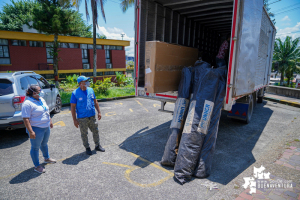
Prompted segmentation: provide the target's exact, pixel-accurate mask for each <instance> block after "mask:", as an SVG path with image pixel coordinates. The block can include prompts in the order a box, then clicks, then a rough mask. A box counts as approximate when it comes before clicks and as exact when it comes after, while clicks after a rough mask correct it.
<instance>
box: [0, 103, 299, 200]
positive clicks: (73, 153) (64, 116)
mask: <svg viewBox="0 0 300 200" xmlns="http://www.w3.org/2000/svg"><path fill="white" fill-rule="evenodd" d="M99 105H100V109H101V113H102V119H101V120H100V122H99V131H100V143H101V145H102V146H103V147H104V148H105V149H106V152H104V153H103V152H95V151H93V155H92V156H88V155H86V153H85V148H84V147H83V145H82V141H81V137H80V131H79V129H77V128H76V127H75V126H74V125H73V120H72V117H71V112H70V108H69V107H65V108H63V110H62V111H61V113H59V114H56V115H54V116H53V118H52V120H53V123H54V128H53V129H51V136H50V140H49V143H48V146H49V152H50V156H51V157H52V158H54V159H57V160H58V162H57V163H56V164H49V165H46V166H45V169H46V173H44V174H38V173H36V172H34V171H33V164H32V161H31V158H30V154H29V151H30V141H29V139H28V135H27V134H26V133H25V130H24V129H20V130H15V131H1V139H0V157H1V160H0V164H1V168H0V199H167V198H168V199H178V198H181V199H182V198H185V199H209V198H211V199H221V198H223V197H222V195H220V192H221V191H222V189H224V188H226V187H228V185H229V184H230V183H232V182H233V181H234V180H235V179H236V178H237V177H238V176H240V175H241V174H242V173H244V172H245V171H246V170H247V169H248V168H249V167H250V166H252V165H253V164H255V163H258V162H259V161H263V159H265V158H264V156H265V155H266V154H267V153H268V151H272V152H274V147H275V149H276V148H277V146H276V145H284V142H285V140H286V139H287V138H288V137H292V138H293V137H296V136H297V137H299V136H300V135H299V128H300V126H299V124H300V109H299V108H295V107H289V106H286V105H281V104H277V103H274V102H267V101H264V103H263V104H257V106H256V107H255V108H254V113H253V116H252V121H251V123H250V124H244V123H241V122H239V121H235V120H231V119H228V118H227V117H226V112H222V116H221V120H220V126H219V133H218V139H217V145H216V151H215V155H214V161H213V169H212V175H211V176H210V177H208V178H207V179H193V180H192V181H191V182H189V183H187V184H184V185H180V184H178V183H177V182H175V181H174V179H173V169H172V168H168V167H163V166H161V165H160V164H159V161H160V159H161V157H162V155H163V151H164V147H165V144H166V141H167V139H168V131H169V127H170V123H171V120H172V117H173V116H172V114H170V113H165V112H159V111H158V109H159V108H160V102H158V101H153V100H148V99H141V98H131V99H123V100H115V101H109V102H101V103H99ZM166 109H167V110H171V111H173V110H174V104H172V103H167V104H166ZM89 143H90V146H91V149H92V150H93V149H94V147H95V145H94V143H93V139H92V134H91V132H89ZM272 149H273V150H272ZM41 161H43V158H42V154H41V153H40V162H41ZM292 173H293V172H292ZM241 181H243V180H241ZM298 181H299V180H298ZM204 183H212V184H216V186H217V188H218V189H213V190H209V189H207V188H206V187H205V186H204V185H202V184H204ZM229 195H230V194H229ZM227 198H228V199H234V196H232V198H231V197H230V196H227V197H226V198H225V197H224V199H227Z"/></svg>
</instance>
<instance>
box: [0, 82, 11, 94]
mask: <svg viewBox="0 0 300 200" xmlns="http://www.w3.org/2000/svg"><path fill="white" fill-rule="evenodd" d="M12 93H14V90H13V87H12V82H10V81H9V80H7V79H0V96H3V95H8V94H12Z"/></svg>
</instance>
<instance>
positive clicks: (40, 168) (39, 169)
mask: <svg viewBox="0 0 300 200" xmlns="http://www.w3.org/2000/svg"><path fill="white" fill-rule="evenodd" d="M34 171H36V172H38V173H40V174H42V173H45V172H46V170H45V169H44V167H42V166H41V165H40V166H38V167H35V168H34Z"/></svg>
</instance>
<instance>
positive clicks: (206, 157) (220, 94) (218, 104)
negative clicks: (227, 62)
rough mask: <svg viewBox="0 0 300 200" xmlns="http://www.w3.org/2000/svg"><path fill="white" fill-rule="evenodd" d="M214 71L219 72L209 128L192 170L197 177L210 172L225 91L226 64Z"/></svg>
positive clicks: (204, 175)
mask: <svg viewBox="0 0 300 200" xmlns="http://www.w3.org/2000/svg"><path fill="white" fill-rule="evenodd" d="M215 71H216V72H217V73H219V74H220V80H219V84H218V89H217V95H216V98H215V102H214V108H213V111H212V115H211V119H210V124H209V129H208V132H207V134H206V136H205V139H204V142H203V144H202V148H201V153H200V157H199V160H198V163H197V167H196V169H195V171H194V176H195V177H197V178H206V177H208V176H209V175H210V173H211V166H212V160H213V155H214V151H215V146H216V140H217V135H218V129H219V122H220V117H221V110H222V106H223V100H224V97H225V93H226V89H225V87H226V72H227V68H226V66H223V67H219V68H217V69H215Z"/></svg>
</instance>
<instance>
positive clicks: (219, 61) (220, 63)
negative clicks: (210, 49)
mask: <svg viewBox="0 0 300 200" xmlns="http://www.w3.org/2000/svg"><path fill="white" fill-rule="evenodd" d="M216 65H217V66H216V68H218V67H223V66H224V65H225V66H226V61H225V60H224V59H221V58H218V57H216Z"/></svg>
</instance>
